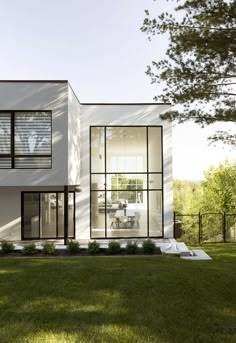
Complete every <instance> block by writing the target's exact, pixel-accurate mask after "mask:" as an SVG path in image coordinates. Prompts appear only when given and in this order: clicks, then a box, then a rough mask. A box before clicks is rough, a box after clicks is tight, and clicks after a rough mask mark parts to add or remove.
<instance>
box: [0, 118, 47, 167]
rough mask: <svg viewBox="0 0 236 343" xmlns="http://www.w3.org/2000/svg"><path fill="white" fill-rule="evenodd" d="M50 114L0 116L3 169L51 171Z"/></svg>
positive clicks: (0, 145)
mask: <svg viewBox="0 0 236 343" xmlns="http://www.w3.org/2000/svg"><path fill="white" fill-rule="evenodd" d="M51 130H52V118H51V112H44V111H41V112H40V111H38V112H11V113H0V168H21V169H22V168H23V169H24V168H51V163H52V132H51Z"/></svg>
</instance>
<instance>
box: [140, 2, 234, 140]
mask: <svg viewBox="0 0 236 343" xmlns="http://www.w3.org/2000/svg"><path fill="white" fill-rule="evenodd" d="M154 1H156V0H154ZM166 1H168V0H166ZM174 2H175V3H176V7H175V9H174V14H172V13H161V14H160V15H158V16H157V17H151V15H150V13H149V11H148V10H146V11H145V13H146V17H145V19H144V22H143V26H142V27H141V30H142V31H143V32H145V33H146V34H147V35H148V36H149V39H151V37H152V36H155V35H163V34H166V33H168V34H169V41H170V43H169V46H168V49H167V52H166V58H165V59H163V60H161V61H158V62H155V61H153V62H152V65H151V66H148V68H147V71H146V73H147V75H149V76H150V77H151V81H152V83H162V84H163V83H164V84H165V88H164V91H163V94H162V95H161V96H159V97H157V96H156V97H155V98H154V99H155V100H157V99H158V100H160V101H164V102H170V103H172V104H173V105H175V104H180V105H183V106H181V107H182V108H181V110H172V111H168V112H167V113H165V114H164V115H163V116H162V118H163V119H166V120H169V121H177V122H179V123H184V122H186V121H189V120H193V121H194V122H195V123H197V124H200V125H202V126H203V127H204V126H205V125H209V124H212V123H215V122H232V123H235V122H236V109H235V99H236V1H235V0H174ZM157 3H158V4H160V5H161V4H162V5H163V0H161V1H158V0H157ZM211 139H212V140H213V141H217V140H221V141H223V142H224V143H229V144H232V145H236V134H235V133H234V132H233V133H231V132H224V131H218V132H216V133H215V135H214V136H212V137H211Z"/></svg>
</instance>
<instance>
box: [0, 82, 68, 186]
mask: <svg viewBox="0 0 236 343" xmlns="http://www.w3.org/2000/svg"><path fill="white" fill-rule="evenodd" d="M69 106H70V105H69ZM71 107H72V106H70V108H71ZM0 110H6V111H17V110H22V111H23V110H51V111H52V118H53V119H52V143H53V144H52V169H6V170H4V169H0V186H23V185H25V186H30V185H34V186H40V185H45V186H46V185H48V186H52V185H65V184H67V182H68V120H67V115H68V83H67V82H63V83H59V82H58V83H57V82H55V83H54V82H28V81H25V82H0ZM72 112H73V111H72Z"/></svg>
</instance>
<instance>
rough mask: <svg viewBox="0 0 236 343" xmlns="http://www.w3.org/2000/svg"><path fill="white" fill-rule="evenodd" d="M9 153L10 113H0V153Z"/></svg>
mask: <svg viewBox="0 0 236 343" xmlns="http://www.w3.org/2000/svg"><path fill="white" fill-rule="evenodd" d="M10 153H11V113H1V114H0V154H10Z"/></svg>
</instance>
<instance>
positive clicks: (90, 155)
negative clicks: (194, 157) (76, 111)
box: [89, 125, 164, 240]
mask: <svg viewBox="0 0 236 343" xmlns="http://www.w3.org/2000/svg"><path fill="white" fill-rule="evenodd" d="M115 127H120V128H135V127H142V128H146V153H147V161H146V162H147V171H146V172H122V174H132V175H134V174H137V175H141V174H145V175H147V189H142V191H146V192H147V236H137V237H136V236H131V237H127V236H119V237H110V236H109V237H108V236H107V206H106V205H107V192H108V191H109V190H108V189H107V184H106V180H107V177H106V176H107V174H121V172H107V166H106V165H107V163H106V159H107V156H106V155H107V154H106V147H107V142H106V130H107V128H115ZM93 128H104V172H97V173H96V172H92V154H91V138H92V129H93ZM148 128H160V130H161V171H160V172H149V142H148V137H149V135H148ZM89 174H90V183H89V184H90V239H96V240H102V239H111V240H112V239H145V238H155V239H161V238H164V156H163V126H162V125H91V126H89ZM151 174H159V175H161V187H162V188H161V189H152V188H151V189H150V187H149V175H151ZM92 175H104V176H105V185H104V189H103V190H101V191H102V192H104V193H105V228H104V232H105V235H104V237H93V235H92V192H97V190H92ZM135 190H136V189H134V191H135ZM112 191H119V190H116V189H112ZM152 191H160V192H161V201H162V224H161V226H162V227H161V232H162V234H161V236H151V235H150V234H149V192H152Z"/></svg>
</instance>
